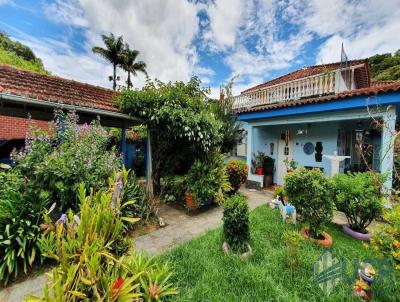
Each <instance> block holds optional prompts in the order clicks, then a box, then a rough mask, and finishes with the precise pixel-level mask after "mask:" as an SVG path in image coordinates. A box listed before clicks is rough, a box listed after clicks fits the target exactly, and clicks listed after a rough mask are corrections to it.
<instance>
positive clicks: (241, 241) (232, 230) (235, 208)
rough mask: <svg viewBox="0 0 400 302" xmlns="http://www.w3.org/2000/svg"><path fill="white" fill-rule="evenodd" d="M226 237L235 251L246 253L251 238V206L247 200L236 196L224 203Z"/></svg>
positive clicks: (223, 218)
mask: <svg viewBox="0 0 400 302" xmlns="http://www.w3.org/2000/svg"><path fill="white" fill-rule="evenodd" d="M222 220H223V222H224V226H223V229H224V237H225V241H226V242H227V243H228V245H229V247H230V248H231V249H233V250H234V251H244V250H245V245H246V243H247V242H248V241H249V238H250V224H249V206H248V204H247V202H246V199H245V198H244V197H243V196H241V195H239V194H235V195H233V196H232V197H230V198H228V199H227V200H226V201H225V203H224V213H223V217H222Z"/></svg>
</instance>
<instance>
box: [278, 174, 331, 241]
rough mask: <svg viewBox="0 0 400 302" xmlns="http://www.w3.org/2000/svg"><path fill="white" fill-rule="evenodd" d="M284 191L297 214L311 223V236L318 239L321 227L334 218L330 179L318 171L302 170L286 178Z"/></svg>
mask: <svg viewBox="0 0 400 302" xmlns="http://www.w3.org/2000/svg"><path fill="white" fill-rule="evenodd" d="M284 190H285V192H286V194H287V196H288V198H289V200H290V202H291V203H292V204H293V205H294V206H295V207H296V211H297V213H299V214H301V216H302V217H303V218H304V220H305V221H307V222H308V223H309V225H310V231H309V234H310V236H311V237H314V238H317V237H318V236H319V229H320V227H321V226H322V225H323V224H325V223H327V222H329V221H331V219H332V216H333V201H332V197H331V189H330V186H329V182H328V179H327V178H326V177H325V176H324V175H323V173H322V172H321V171H320V170H318V169H313V170H306V169H304V168H300V169H297V170H295V171H294V172H292V173H288V174H287V175H286V176H285V185H284Z"/></svg>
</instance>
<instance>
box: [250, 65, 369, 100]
mask: <svg viewBox="0 0 400 302" xmlns="http://www.w3.org/2000/svg"><path fill="white" fill-rule="evenodd" d="M348 63H349V64H350V66H354V65H359V64H364V68H361V69H356V73H355V79H356V81H357V87H368V86H369V84H370V78H369V67H368V59H361V60H352V61H348ZM340 64H341V63H340V62H337V63H330V64H322V65H314V66H308V67H304V68H301V69H298V70H296V71H293V72H291V73H288V74H285V75H283V76H281V77H279V78H276V79H273V80H271V81H268V82H265V83H263V84H260V85H257V86H254V87H251V88H249V89H246V90H244V91H242V93H246V92H250V91H254V90H259V89H262V88H265V87H268V86H272V85H276V84H281V83H285V82H289V81H293V80H297V79H301V78H305V77H309V76H312V75H316V74H320V73H323V72H326V71H331V70H335V69H338V68H340Z"/></svg>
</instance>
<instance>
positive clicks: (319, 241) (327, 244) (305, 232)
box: [300, 227, 333, 248]
mask: <svg viewBox="0 0 400 302" xmlns="http://www.w3.org/2000/svg"><path fill="white" fill-rule="evenodd" d="M309 230H310V228H309V227H304V228H302V229H301V231H300V233H301V235H302V236H303V237H304V238H307V239H310V240H311V241H313V242H315V243H316V244H319V245H320V246H322V247H325V248H328V247H331V246H332V244H333V240H332V237H331V236H330V235H329V234H328V233H326V232H322V233H321V235H322V236H324V239H315V238H312V237H310V236H309V235H308V231H309Z"/></svg>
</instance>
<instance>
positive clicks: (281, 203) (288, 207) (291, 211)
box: [272, 195, 296, 224]
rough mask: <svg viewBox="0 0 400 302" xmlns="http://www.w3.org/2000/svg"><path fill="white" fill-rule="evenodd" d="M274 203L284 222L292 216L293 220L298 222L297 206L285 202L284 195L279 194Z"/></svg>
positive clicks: (294, 222)
mask: <svg viewBox="0 0 400 302" xmlns="http://www.w3.org/2000/svg"><path fill="white" fill-rule="evenodd" d="M272 204H274V205H275V208H278V209H279V211H280V213H281V216H282V220H283V221H284V222H286V220H287V218H289V217H290V220H291V222H292V223H293V224H296V208H295V207H294V206H293V205H292V204H290V203H288V202H285V200H284V199H283V197H282V196H279V195H278V196H277V198H276V199H273V200H272Z"/></svg>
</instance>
